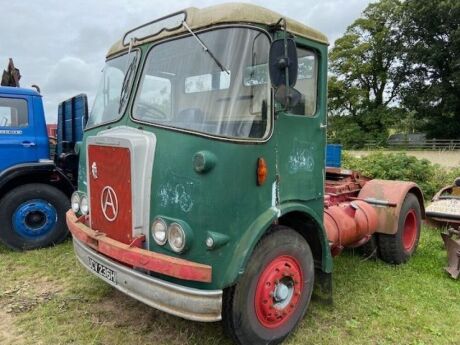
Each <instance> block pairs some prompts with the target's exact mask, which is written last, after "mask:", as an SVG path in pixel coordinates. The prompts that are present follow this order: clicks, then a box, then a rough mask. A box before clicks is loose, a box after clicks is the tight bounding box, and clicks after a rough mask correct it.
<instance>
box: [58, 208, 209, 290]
mask: <svg viewBox="0 0 460 345" xmlns="http://www.w3.org/2000/svg"><path fill="white" fill-rule="evenodd" d="M66 219H67V226H68V227H69V230H70V232H71V233H72V235H73V236H74V237H75V238H77V239H78V240H80V241H82V242H84V243H85V244H86V245H88V246H89V247H91V248H93V249H95V250H96V251H98V252H99V253H101V254H104V255H107V256H108V257H110V258H111V259H115V260H117V261H119V262H121V263H124V264H126V265H129V266H133V267H137V268H143V269H146V270H149V271H152V272H156V273H161V274H164V275H167V276H171V277H175V278H179V279H184V280H192V281H198V282H205V283H209V282H211V279H212V267H211V266H208V265H203V264H199V263H196V262H191V261H187V260H183V259H178V258H174V257H171V256H168V255H164V254H159V253H155V252H151V251H148V250H145V249H142V248H138V247H137V246H136V245H138V243H135V242H136V241H134V242H133V243H132V244H131V245H129V244H124V243H122V242H119V241H116V240H113V239H111V238H109V237H107V236H106V235H105V234H104V233H101V232H98V231H94V230H92V229H91V228H89V227H87V226H86V225H85V224H83V223H82V222H81V221H80V219H79V218H77V217H76V216H75V214H74V213H73V212H72V210H69V211H67V215H66Z"/></svg>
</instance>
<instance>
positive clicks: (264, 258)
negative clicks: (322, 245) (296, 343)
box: [223, 226, 314, 345]
mask: <svg viewBox="0 0 460 345" xmlns="http://www.w3.org/2000/svg"><path fill="white" fill-rule="evenodd" d="M313 283H314V262H313V256H312V253H311V250H310V247H309V246H308V243H307V242H306V241H305V239H304V238H303V237H302V236H301V235H300V234H298V233H297V232H295V231H294V230H292V229H290V228H287V227H284V226H283V227H282V226H278V227H277V228H276V229H274V232H271V233H270V234H269V235H267V236H265V237H264V238H262V240H261V241H260V242H259V244H258V245H257V247H256V249H255V250H254V253H253V254H252V256H251V258H250V260H249V263H248V265H247V267H246V271H245V272H244V274H243V276H242V277H241V279H240V280H239V282H238V283H237V284H236V285H235V286H234V287H232V288H229V289H226V290H225V292H224V301H223V308H224V309H223V324H224V328H225V330H226V332H227V333H228V334H229V335H230V337H231V338H233V340H234V341H235V342H236V343H237V344H241V345H249V344H250V345H259V344H279V343H281V342H282V341H283V340H284V339H285V338H286V337H287V336H288V335H289V334H290V333H291V331H292V330H293V329H294V328H295V327H296V326H297V324H298V323H299V322H300V320H302V318H303V316H304V315H305V312H306V310H307V307H308V304H309V303H310V299H311V294H312V290H313Z"/></svg>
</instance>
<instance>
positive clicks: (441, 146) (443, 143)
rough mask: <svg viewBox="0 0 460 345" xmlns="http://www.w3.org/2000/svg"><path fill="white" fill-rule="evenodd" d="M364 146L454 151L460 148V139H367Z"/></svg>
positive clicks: (367, 147)
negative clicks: (384, 140) (381, 140)
mask: <svg viewBox="0 0 460 345" xmlns="http://www.w3.org/2000/svg"><path fill="white" fill-rule="evenodd" d="M365 147H366V149H368V150H373V149H377V148H382V147H384V148H389V149H396V150H400V149H404V150H433V151H455V150H460V139H426V140H424V141H410V140H397V141H396V140H394V141H387V142H383V143H382V142H378V141H376V140H367V141H366V144H365Z"/></svg>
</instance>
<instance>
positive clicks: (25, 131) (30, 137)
mask: <svg viewBox="0 0 460 345" xmlns="http://www.w3.org/2000/svg"><path fill="white" fill-rule="evenodd" d="M32 113H33V112H32V105H31V104H30V102H29V100H28V99H27V98H25V97H24V98H23V97H16V96H15V97H9V96H6V95H5V96H0V171H3V170H5V169H6V168H8V167H11V166H13V165H16V164H20V163H27V162H36V161H37V149H36V147H37V146H36V138H35V131H34V123H33V119H32Z"/></svg>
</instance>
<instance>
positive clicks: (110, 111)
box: [86, 51, 138, 127]
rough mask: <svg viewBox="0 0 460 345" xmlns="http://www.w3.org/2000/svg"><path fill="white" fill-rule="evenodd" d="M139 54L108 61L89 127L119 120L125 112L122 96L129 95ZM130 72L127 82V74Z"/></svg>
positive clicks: (134, 53)
mask: <svg viewBox="0 0 460 345" xmlns="http://www.w3.org/2000/svg"><path fill="white" fill-rule="evenodd" d="M137 55H138V52H137V51H134V52H131V53H130V54H125V55H122V56H119V57H117V58H114V59H111V60H109V61H107V63H106V65H105V67H104V69H103V71H102V79H101V81H100V83H99V88H98V91H97V94H96V98H95V99H94V104H93V108H92V109H91V113H90V115H89V119H88V123H87V125H86V126H87V127H94V126H97V125H100V124H102V123H106V122H111V121H114V120H116V119H118V118H119V117H120V116H121V113H122V112H123V109H122V108H123V104H120V96H121V95H122V93H123V98H125V97H124V96H125V95H128V94H129V90H128V89H129V85H131V82H132V79H133V76H134V71H135V66H136V61H137ZM127 70H129V72H130V73H128V75H127V78H126V80H125V73H126V71H127Z"/></svg>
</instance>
